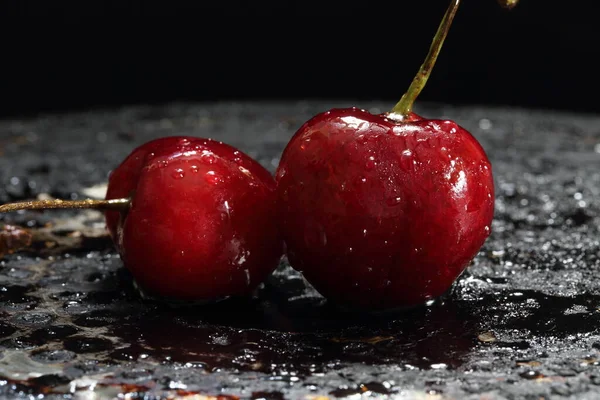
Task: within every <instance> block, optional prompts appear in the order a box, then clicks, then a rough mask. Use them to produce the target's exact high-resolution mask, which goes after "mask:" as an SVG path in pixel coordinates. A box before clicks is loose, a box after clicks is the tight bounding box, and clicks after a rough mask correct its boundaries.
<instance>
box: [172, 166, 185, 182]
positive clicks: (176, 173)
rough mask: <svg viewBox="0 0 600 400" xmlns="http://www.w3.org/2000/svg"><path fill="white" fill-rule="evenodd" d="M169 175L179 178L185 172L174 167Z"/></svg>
mask: <svg viewBox="0 0 600 400" xmlns="http://www.w3.org/2000/svg"><path fill="white" fill-rule="evenodd" d="M171 176H172V177H173V178H174V179H181V178H183V177H184V176H185V173H184V172H183V170H182V169H181V168H177V169H175V171H173V173H172V174H171Z"/></svg>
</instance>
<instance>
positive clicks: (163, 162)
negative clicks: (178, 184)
mask: <svg viewBox="0 0 600 400" xmlns="http://www.w3.org/2000/svg"><path fill="white" fill-rule="evenodd" d="M168 165H169V162H168V161H167V160H160V161H159V162H158V167H159V168H166V167H167V166H168Z"/></svg>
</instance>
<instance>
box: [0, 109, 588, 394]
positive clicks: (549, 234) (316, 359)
mask: <svg viewBox="0 0 600 400" xmlns="http://www.w3.org/2000/svg"><path fill="white" fill-rule="evenodd" d="M335 105H336V106H338V104H335ZM331 106H332V104H312V105H307V104H294V105H289V106H283V105H279V106H277V105H272V106H269V107H266V106H265V107H261V106H253V105H232V106H230V107H220V106H207V107H203V108H200V107H194V106H172V107H165V108H140V109H128V110H123V111H122V112H118V113H108V114H106V113H101V114H100V113H99V114H94V113H89V114H79V115H75V116H66V117H48V118H40V119H37V120H32V121H4V122H0V142H1V143H0V150H2V151H3V156H2V158H0V179H1V183H2V185H0V197H1V200H2V202H4V201H8V200H20V199H27V198H31V197H35V196H37V195H38V194H40V193H49V194H50V195H53V196H57V197H63V198H65V197H77V196H79V197H82V196H84V194H83V193H84V192H85V188H86V187H88V186H92V185H95V184H97V183H101V182H103V181H104V180H105V177H106V174H107V172H108V169H109V166H110V165H116V164H117V163H118V162H119V161H120V160H121V159H122V158H123V157H124V156H125V155H126V154H127V153H128V152H129V151H130V150H131V148H132V147H133V146H134V145H136V144H138V143H142V142H145V141H147V140H149V139H151V138H154V137H158V136H164V135H167V134H181V133H185V134H192V135H198V136H213V137H215V138H217V139H218V140H223V141H224V142H228V143H231V144H233V145H236V146H239V147H240V149H241V150H243V151H245V152H248V154H251V155H252V156H254V157H256V158H257V159H258V160H260V162H261V163H262V164H263V165H264V166H266V167H267V168H269V169H270V170H271V171H273V170H274V168H275V166H276V165H277V162H278V157H279V156H280V152H281V150H282V149H283V147H284V146H285V143H286V141H287V139H288V138H289V137H290V136H291V134H292V132H293V131H294V130H295V129H297V128H298V127H299V125H300V124H301V123H302V122H303V120H305V119H308V118H309V117H310V116H312V115H314V114H315V113H317V112H319V111H322V110H323V109H327V108H330V107H331ZM342 106H343V105H342ZM366 106H368V105H366ZM373 107H382V105H374V106H373ZM382 109H383V108H382ZM418 111H419V113H420V114H423V115H436V116H439V117H446V118H452V119H454V120H457V121H459V122H460V123H461V125H463V126H464V127H465V128H467V129H468V130H469V131H471V132H472V133H473V134H474V135H475V136H476V137H477V139H478V140H479V141H480V142H481V143H482V145H483V146H484V148H485V149H486V152H487V153H488V155H489V157H490V159H491V161H492V164H493V168H494V173H495V177H496V187H497V198H496V215H495V219H494V222H493V225H492V236H491V237H490V239H489V240H488V241H487V242H486V244H485V245H484V248H483V249H482V251H481V252H480V254H479V255H478V256H477V258H476V259H475V261H474V263H473V264H472V265H471V266H470V267H469V268H468V269H467V271H466V273H465V274H463V275H462V277H461V278H460V280H459V282H458V283H457V284H456V285H455V286H454V287H453V289H452V291H451V292H449V293H447V294H446V295H445V296H444V297H443V298H442V299H440V300H439V301H437V302H435V303H434V304H431V305H429V306H424V307H420V308H414V309H410V310H404V311H399V312H396V313H393V314H378V315H356V314H353V313H351V312H349V311H342V310H338V309H335V308H334V307H332V306H331V305H329V304H327V303H326V302H324V301H323V300H322V299H321V298H320V297H319V296H318V295H317V294H316V293H315V292H314V291H313V290H312V289H311V288H309V287H307V286H306V285H305V283H304V281H303V280H302V278H301V277H300V276H299V275H298V274H297V273H295V272H293V271H292V270H291V269H290V268H289V267H288V266H287V264H286V263H285V262H284V263H282V265H281V266H280V268H279V269H278V270H277V272H276V273H275V274H274V275H273V276H272V278H271V279H270V280H269V281H268V282H267V283H266V284H265V285H263V286H262V287H261V288H260V289H259V290H258V291H257V293H256V295H255V296H254V297H252V298H249V299H231V300H228V301H225V302H222V303H218V304H214V305H210V306H207V305H204V306H182V305H169V304H163V303H159V302H156V301H152V300H141V299H140V297H139V295H138V293H137V292H136V290H135V288H134V285H133V282H132V278H131V276H130V275H129V274H128V273H127V272H126V271H125V270H123V268H122V264H121V261H120V260H119V258H118V256H117V255H116V253H115V252H114V250H113V248H112V244H111V242H110V240H109V239H108V238H107V237H106V235H105V234H104V231H103V226H102V219H101V218H100V215H99V214H96V213H93V212H66V211H56V212H46V213H40V212H27V213H18V214H10V215H6V216H4V217H3V222H6V223H10V224H12V225H17V226H21V227H25V228H28V229H30V230H31V232H32V238H33V246H32V249H31V250H30V251H20V252H18V253H15V254H8V255H6V256H5V257H4V258H3V261H2V263H1V264H0V315H1V317H2V318H1V319H0V398H11V399H12V398H30V396H31V395H35V396H38V395H40V396H41V397H45V398H65V396H66V397H67V398H69V397H71V398H82V397H83V396H86V395H87V394H88V393H89V392H90V391H93V392H95V393H96V394H97V395H98V396H99V397H101V398H102V397H103V396H104V397H109V398H110V397H116V396H118V395H119V394H124V393H128V394H129V396H130V398H144V397H145V398H160V396H167V395H169V396H172V397H173V398H176V397H177V396H179V398H185V396H191V395H193V394H198V393H199V394H204V395H213V396H217V395H221V396H238V397H239V398H244V399H258V398H266V399H282V398H283V399H297V398H301V399H303V398H311V397H310V396H317V395H323V396H328V397H330V398H343V397H348V398H359V397H362V398H368V397H382V396H386V395H390V397H391V396H392V395H394V396H396V398H401V399H404V398H406V399H412V398H423V397H424V396H429V397H430V398H433V399H438V398H440V399H443V398H465V399H479V398H481V397H482V396H487V398H490V399H495V398H498V399H501V398H502V399H505V398H583V399H585V398H594V396H596V397H597V396H598V393H600V387H599V386H598V385H600V368H599V367H598V363H599V362H600V353H599V352H600V331H599V328H598V327H599V326H600V324H599V322H600V311H599V310H600V284H599V283H598V279H597V277H598V271H597V270H598V268H599V267H600V235H599V234H598V210H599V206H600V201H599V200H598V198H599V197H598V195H599V194H600V172H598V171H599V170H598V168H597V166H598V165H599V163H600V132H599V131H598V129H597V127H598V126H600V120H597V119H592V118H590V117H562V116H560V115H559V116H557V115H555V114H553V115H552V118H551V119H550V118H546V117H545V115H544V114H543V113H531V112H515V113H508V112H504V111H502V110H484V109H450V108H442V107H431V108H425V109H422V110H418ZM372 112H377V111H372ZM54 131H60V132H61V133H60V134H59V135H57V136H55V137H53V138H50V137H48V136H44V132H54ZM83 131H85V132H91V134H90V135H89V137H87V136H82V134H81V132H83ZM123 132H130V134H127V135H126V134H123ZM101 133H102V134H101ZM82 137H85V139H82ZM105 148H106V151H104V150H103V149H105ZM41 149H44V151H43V152H42V150H41ZM596 149H598V152H597V151H596ZM153 396H154V397H153ZM419 396H420V397H419ZM189 398H193V397H189ZM224 398H225V397H224ZM232 398H233V397H232ZM313 398H314V397H313Z"/></svg>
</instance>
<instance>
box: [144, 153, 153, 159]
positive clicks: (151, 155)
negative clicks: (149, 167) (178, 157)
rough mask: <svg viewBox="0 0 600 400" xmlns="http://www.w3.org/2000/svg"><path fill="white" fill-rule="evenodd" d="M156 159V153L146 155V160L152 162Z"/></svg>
mask: <svg viewBox="0 0 600 400" xmlns="http://www.w3.org/2000/svg"><path fill="white" fill-rule="evenodd" d="M153 158H154V153H148V154H147V155H146V160H152V159H153Z"/></svg>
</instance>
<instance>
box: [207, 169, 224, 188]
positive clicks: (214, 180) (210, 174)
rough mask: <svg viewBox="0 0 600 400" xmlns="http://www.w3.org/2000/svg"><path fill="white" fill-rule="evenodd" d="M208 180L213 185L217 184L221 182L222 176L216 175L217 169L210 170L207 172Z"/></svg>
mask: <svg viewBox="0 0 600 400" xmlns="http://www.w3.org/2000/svg"><path fill="white" fill-rule="evenodd" d="M206 181H207V182H208V183H211V184H213V185H217V184H219V183H220V182H221V178H219V177H218V176H217V175H216V173H215V171H208V172H207V173H206Z"/></svg>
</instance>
